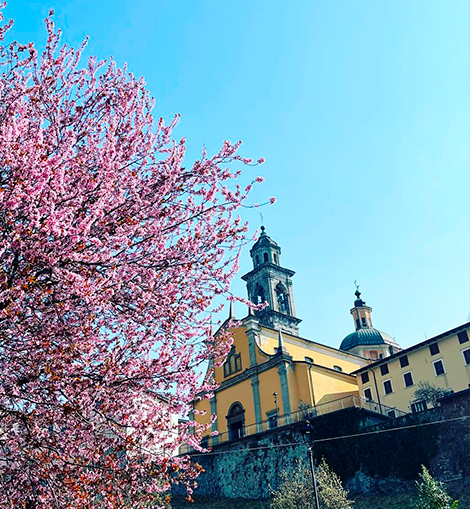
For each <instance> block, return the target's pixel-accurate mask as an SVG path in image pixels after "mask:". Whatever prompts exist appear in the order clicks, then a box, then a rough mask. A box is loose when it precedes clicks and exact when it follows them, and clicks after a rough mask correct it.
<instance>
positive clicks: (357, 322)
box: [356, 318, 360, 329]
mask: <svg viewBox="0 0 470 509" xmlns="http://www.w3.org/2000/svg"><path fill="white" fill-rule="evenodd" d="M356 327H357V328H358V329H359V327H360V323H359V318H356Z"/></svg>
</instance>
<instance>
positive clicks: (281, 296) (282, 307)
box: [276, 283, 290, 315]
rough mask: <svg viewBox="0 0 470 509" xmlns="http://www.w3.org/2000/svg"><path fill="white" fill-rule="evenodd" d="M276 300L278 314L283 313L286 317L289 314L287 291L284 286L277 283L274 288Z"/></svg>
mask: <svg viewBox="0 0 470 509" xmlns="http://www.w3.org/2000/svg"><path fill="white" fill-rule="evenodd" d="M276 299H277V309H278V311H279V312H280V313H284V314H286V315H288V314H289V313H290V310H289V296H288V294H287V290H286V289H285V288H284V286H283V285H282V284H281V283H279V284H278V285H277V286H276Z"/></svg>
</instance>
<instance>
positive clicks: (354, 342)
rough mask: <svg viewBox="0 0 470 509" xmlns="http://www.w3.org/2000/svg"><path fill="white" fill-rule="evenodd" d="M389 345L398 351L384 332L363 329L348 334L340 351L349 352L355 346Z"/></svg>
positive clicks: (396, 345) (395, 344) (372, 328)
mask: <svg viewBox="0 0 470 509" xmlns="http://www.w3.org/2000/svg"><path fill="white" fill-rule="evenodd" d="M375 345H390V346H392V347H393V348H394V349H395V348H396V349H400V346H399V345H398V343H397V342H396V341H395V340H394V339H393V338H392V337H391V336H389V335H388V334H386V333H385V332H382V331H379V330H378V329H375V328H374V327H364V328H362V329H358V330H356V331H354V332H352V333H351V334H348V335H347V336H346V337H345V338H344V339H343V341H342V342H341V345H340V347H339V348H340V350H351V349H353V348H354V347H356V346H375Z"/></svg>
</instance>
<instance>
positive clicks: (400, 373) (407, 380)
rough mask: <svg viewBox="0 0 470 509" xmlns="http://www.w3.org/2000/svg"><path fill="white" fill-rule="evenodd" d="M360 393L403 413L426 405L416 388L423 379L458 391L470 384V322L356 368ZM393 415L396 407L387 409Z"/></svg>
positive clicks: (421, 408) (418, 409) (422, 408)
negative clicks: (418, 396) (416, 392)
mask: <svg viewBox="0 0 470 509" xmlns="http://www.w3.org/2000/svg"><path fill="white" fill-rule="evenodd" d="M355 374H356V375H357V382H358V387H359V393H360V395H361V396H362V397H364V398H366V399H368V400H373V401H375V402H376V403H377V404H379V405H386V406H387V407H392V408H396V409H398V410H401V411H404V412H416V411H420V410H424V409H425V408H426V402H425V401H420V400H417V399H416V397H415V391H416V389H417V388H418V384H419V382H420V381H427V382H429V383H430V384H432V385H434V386H436V387H439V388H442V389H445V390H452V391H454V392H458V391H461V390H464V389H468V387H469V383H470V322H468V323H465V324H463V325H461V326H459V327H456V328H455V329H452V330H449V331H446V332H443V333H442V334H439V335H438V336H435V337H433V338H430V339H427V340H425V341H422V342H421V343H418V344H416V345H413V346H411V347H409V348H406V349H404V350H401V351H398V352H396V353H394V354H392V355H390V356H388V357H384V358H382V359H379V360H378V361H376V362H374V363H373V364H370V365H368V366H365V367H362V368H360V369H358V370H357V371H355ZM388 412H390V413H391V414H390V415H391V416H393V410H388Z"/></svg>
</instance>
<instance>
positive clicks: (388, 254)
mask: <svg viewBox="0 0 470 509" xmlns="http://www.w3.org/2000/svg"><path fill="white" fill-rule="evenodd" d="M49 8H53V9H54V10H55V11H56V22H57V24H58V25H59V26H60V27H61V28H62V29H63V30H64V39H65V40H66V41H67V42H69V43H71V44H77V43H79V42H80V41H81V40H82V39H83V37H84V36H85V35H89V36H90V42H89V45H88V49H87V52H88V53H89V54H93V55H97V56H98V57H100V58H104V57H109V56H113V57H114V58H115V59H116V60H117V62H118V63H119V64H122V63H123V62H128V64H129V66H130V69H131V70H132V71H133V73H134V74H136V75H139V76H141V75H142V76H144V77H145V78H146V81H147V84H148V88H149V90H150V91H151V94H152V95H153V96H154V97H155V98H156V101H157V106H156V109H155V112H156V114H157V115H159V116H160V115H163V116H164V117H166V118H168V120H169V119H170V117H171V116H172V115H173V114H175V113H181V114H182V120H181V122H180V124H179V126H178V128H177V130H176V132H175V135H176V136H177V137H183V136H186V138H187V142H188V148H189V151H188V159H189V160H192V159H195V158H196V157H197V155H198V153H199V152H200V150H201V148H202V146H203V145H205V146H206V147H207V148H208V150H209V152H211V151H212V152H213V151H215V150H217V148H218V147H219V146H220V144H221V143H222V141H223V140H224V139H231V140H234V141H235V140H238V139H241V140H243V142H244V144H243V148H242V152H243V154H244V155H247V156H252V157H254V158H258V157H261V156H264V157H265V158H266V163H265V164H264V165H263V166H262V167H259V168H255V169H254V170H253V169H249V170H248V173H249V175H248V176H247V179H250V178H251V177H252V176H253V177H254V176H256V175H258V174H261V175H263V176H264V177H265V179H266V180H265V183H264V184H263V185H261V186H259V187H258V189H257V191H256V193H255V194H254V196H253V201H254V202H260V201H265V200H266V199H267V198H269V197H270V196H276V197H277V199H278V201H277V203H276V204H275V205H274V206H271V207H264V209H263V210H262V212H263V215H264V218H265V225H266V228H267V232H268V233H269V234H270V235H271V236H272V237H273V239H275V240H276V241H277V242H278V243H279V244H280V245H281V247H282V263H283V265H284V266H287V267H289V268H292V269H294V270H295V271H296V272H297V274H296V276H295V277H294V294H295V301H296V308H297V315H298V316H299V317H300V318H302V319H303V323H302V324H301V326H300V327H301V335H303V336H305V337H309V338H312V339H314V340H316V341H320V342H324V343H326V344H329V345H332V346H339V343H340V342H341V340H342V338H343V337H344V336H346V335H347V334H348V333H349V332H351V331H352V330H353V322H352V318H351V316H350V315H349V309H350V307H351V306H352V303H353V300H354V295H353V293H354V284H353V282H354V279H357V280H358V282H359V283H360V285H361V290H362V292H363V298H365V300H366V301H367V304H368V305H371V306H372V307H373V315H372V316H373V320H374V325H375V326H376V327H377V328H379V329H381V330H384V331H385V332H387V333H389V334H391V335H393V336H394V337H395V338H396V339H397V341H398V342H399V343H400V344H401V345H402V346H404V347H406V346H409V345H411V344H413V343H415V342H417V341H421V340H423V339H424V338H425V334H426V335H427V337H431V336H433V335H435V334H438V333H440V332H443V331H445V330H448V329H450V328H452V327H455V326H457V325H460V324H462V323H464V322H465V321H467V320H468V319H469V313H470V200H469V194H470V179H469V174H470V171H469V167H470V166H469V140H470V132H469V131H470V129H469V123H470V122H469V118H470V117H469V88H470V87H469V69H470V63H469V47H470V44H469V26H470V23H469V5H468V2H467V1H463V0H462V1H460V0H452V2H443V1H433V0H424V1H418V0H413V1H412V2H409V1H394V2H377V1H359V2H351V1H340V0H335V2H324V1H316V0H309V1H303V0H294V1H292V2H285V1H278V0H266V1H262V0H260V1H255V0H250V1H248V0H247V1H242V0H240V1H231V2H223V1H220V0H218V1H212V0H179V1H162V0H154V1H148V0H134V1H132V2H129V1H127V2H126V1H122V0H113V1H111V0H100V1H96V0H95V1H93V2H92V1H91V0H81V1H78V0H76V1H71V0H61V1H60V2H57V1H52V0H51V1H50V3H49V4H48V3H47V2H44V1H29V2H27V1H22V0H17V1H15V2H13V1H12V2H11V5H8V7H7V8H6V11H5V14H6V17H7V18H10V17H13V18H14V19H15V22H16V24H15V28H14V32H13V33H14V36H15V37H16V38H18V39H19V40H21V41H23V42H27V41H30V40H33V41H35V42H38V43H42V42H43V41H44V34H45V31H44V27H43V18H44V17H45V16H46V14H47V11H48V9H49ZM243 215H244V217H245V218H246V219H247V220H248V221H249V222H250V225H251V228H252V230H253V231H254V230H255V229H256V228H258V227H259V224H260V218H259V210H244V211H243ZM248 250H249V249H248V248H247V249H246V250H245V252H244V254H243V257H242V260H241V267H242V268H241V274H243V273H245V272H248V270H250V267H251V261H250V259H249V254H248ZM233 290H234V292H235V293H238V294H241V295H245V288H244V284H243V282H242V281H241V280H240V279H239V278H237V280H236V281H235V282H234V284H233ZM235 311H236V314H237V316H239V317H241V316H243V315H244V309H242V307H241V306H239V307H236V308H235Z"/></svg>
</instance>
